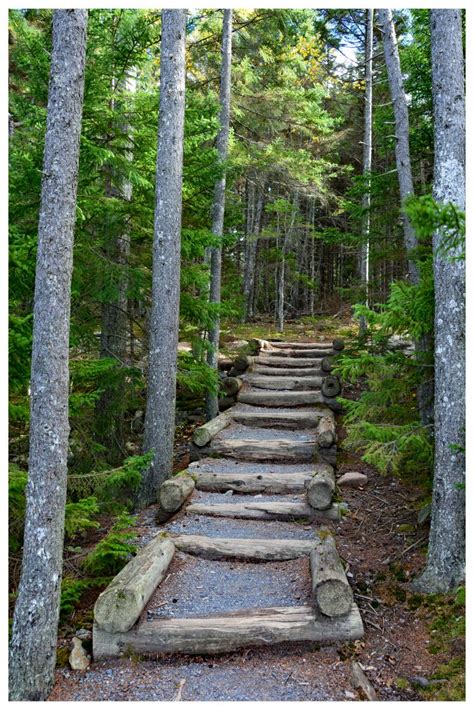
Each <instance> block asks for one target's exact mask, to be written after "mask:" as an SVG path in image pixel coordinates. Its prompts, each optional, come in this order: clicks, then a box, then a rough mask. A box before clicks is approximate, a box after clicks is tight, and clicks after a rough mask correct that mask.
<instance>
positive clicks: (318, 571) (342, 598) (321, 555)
mask: <svg viewBox="0 0 474 710" xmlns="http://www.w3.org/2000/svg"><path fill="white" fill-rule="evenodd" d="M310 564H311V580H312V587H313V595H314V599H315V602H316V605H317V608H318V609H319V611H320V612H321V613H322V614H324V615H325V616H331V617H334V616H342V615H343V614H348V613H349V612H350V610H351V608H352V604H353V594H352V589H351V587H350V585H349V582H348V581H347V577H346V573H345V572H344V568H343V566H342V563H341V560H340V558H339V555H338V553H337V549H336V543H335V542H334V538H333V536H332V535H331V533H330V532H329V530H327V529H324V528H323V529H321V530H320V531H319V532H318V534H317V544H316V545H315V547H314V549H313V550H312V552H311V555H310Z"/></svg>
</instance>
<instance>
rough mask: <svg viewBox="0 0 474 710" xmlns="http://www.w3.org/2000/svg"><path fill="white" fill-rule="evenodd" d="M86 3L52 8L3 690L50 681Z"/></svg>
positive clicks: (25, 694) (24, 696)
mask: <svg viewBox="0 0 474 710" xmlns="http://www.w3.org/2000/svg"><path fill="white" fill-rule="evenodd" d="M86 28H87V10H55V11H54V14H53V49H52V54H51V69H50V80H49V94H48V114H47V124H46V137H45V148H44V162H43V179H42V187H41V206H40V216H39V225H38V255H37V261H36V283H35V298H34V325H33V351H32V362H31V403H30V406H31V409H30V412H31V415H30V453H29V465H28V486H27V493H26V501H27V502H26V515H25V534H24V543H23V564H22V572H21V579H20V585H19V588H18V598H17V602H16V606H15V613H14V618H13V630H12V638H11V644H10V668H9V680H10V699H11V700H45V699H46V698H47V696H48V694H49V692H50V690H51V688H52V684H53V679H54V667H55V663H56V641H57V627H58V617H59V600H60V593H61V577H62V558H63V538H64V512H65V504H66V485H67V451H68V437H69V421H68V394H69V362H68V358H69V321H70V301H71V273H72V255H73V242H74V225H75V218H76V194H77V180H78V171H79V139H80V134H81V121H82V101H83V92H84V64H85V52H86Z"/></svg>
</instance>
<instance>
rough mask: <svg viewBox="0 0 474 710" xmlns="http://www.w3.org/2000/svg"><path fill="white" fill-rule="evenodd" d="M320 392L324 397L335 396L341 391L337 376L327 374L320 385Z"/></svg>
mask: <svg viewBox="0 0 474 710" xmlns="http://www.w3.org/2000/svg"><path fill="white" fill-rule="evenodd" d="M321 392H322V393H323V395H324V396H325V397H337V396H338V395H339V394H340V393H341V383H340V382H339V379H338V378H337V377H334V376H333V375H328V376H327V377H325V378H324V380H323V382H322V385H321Z"/></svg>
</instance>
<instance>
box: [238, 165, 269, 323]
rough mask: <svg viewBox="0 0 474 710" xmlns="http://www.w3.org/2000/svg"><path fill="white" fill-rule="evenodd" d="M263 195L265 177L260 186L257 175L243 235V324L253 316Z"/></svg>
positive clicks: (250, 192) (250, 191) (252, 188)
mask: <svg viewBox="0 0 474 710" xmlns="http://www.w3.org/2000/svg"><path fill="white" fill-rule="evenodd" d="M264 194H265V176H263V178H262V184H260V183H259V181H258V177H257V175H255V182H254V183H250V184H249V189H248V193H247V195H248V197H247V199H248V211H247V225H246V235H245V237H246V238H245V271H244V301H245V305H244V308H245V310H244V319H243V320H244V323H247V322H248V321H250V320H252V318H253V316H254V303H255V296H256V294H255V291H256V281H255V271H256V267H257V250H258V235H259V233H260V229H261V223H262V210H263V203H264V199H265V198H264Z"/></svg>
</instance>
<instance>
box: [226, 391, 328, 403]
mask: <svg viewBox="0 0 474 710" xmlns="http://www.w3.org/2000/svg"><path fill="white" fill-rule="evenodd" d="M237 401H238V402H243V403H244V404H254V405H257V406H261V407H298V406H301V405H303V404H324V403H325V399H324V396H323V395H322V394H321V392H317V391H314V390H308V391H299V390H296V391H292V390H282V391H278V390H245V389H242V390H240V392H239V393H238V395H237Z"/></svg>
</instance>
